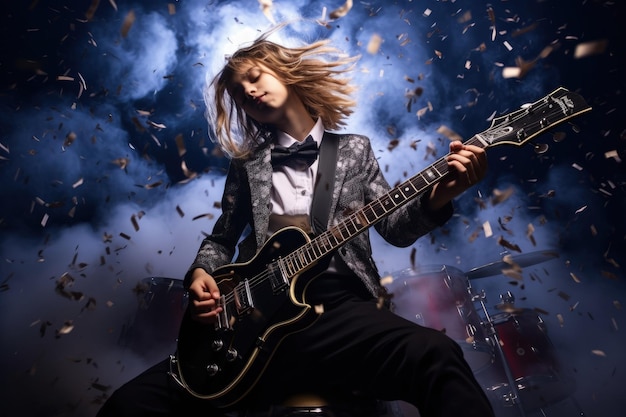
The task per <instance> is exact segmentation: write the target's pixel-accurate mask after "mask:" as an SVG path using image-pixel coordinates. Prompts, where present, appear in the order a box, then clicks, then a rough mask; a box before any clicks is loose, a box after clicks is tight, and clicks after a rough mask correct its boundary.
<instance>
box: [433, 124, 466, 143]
mask: <svg viewBox="0 0 626 417" xmlns="http://www.w3.org/2000/svg"><path fill="white" fill-rule="evenodd" d="M437 133H439V134H441V135H443V136H445V137H446V138H448V139H449V140H451V141H454V140H458V141H463V138H462V137H461V135H459V134H458V133H456V132H455V131H454V130H452V129H450V128H449V127H447V126H444V125H441V126H439V127H438V128H437Z"/></svg>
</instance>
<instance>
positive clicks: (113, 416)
mask: <svg viewBox="0 0 626 417" xmlns="http://www.w3.org/2000/svg"><path fill="white" fill-rule="evenodd" d="M307 301H309V302H311V303H312V304H319V303H323V304H324V313H323V314H322V315H321V316H320V318H319V319H318V320H317V321H316V322H315V324H313V325H312V326H311V327H309V328H308V329H306V330H304V331H301V332H298V333H294V334H292V335H290V336H289V337H287V339H286V340H285V341H284V342H283V343H282V344H281V345H280V347H279V348H278V351H277V353H276V355H275V356H274V359H272V361H271V363H270V366H269V367H268V368H267V370H266V372H265V373H264V375H263V377H262V378H261V380H260V381H259V382H258V383H257V384H256V386H255V389H254V390H253V391H252V392H251V394H250V396H249V398H248V399H247V400H246V404H242V405H241V407H246V408H247V407H254V408H263V407H266V406H269V405H271V404H272V403H273V402H274V403H275V402H277V401H281V399H282V397H284V396H289V395H290V394H296V393H298V392H312V391H313V392H320V390H325V391H328V392H329V393H337V392H341V390H345V391H346V392H352V391H358V392H360V393H362V394H363V395H365V396H366V397H369V398H378V399H381V400H388V401H391V400H403V401H406V402H409V403H412V404H413V405H415V406H416V407H417V408H418V410H419V411H420V415H421V416H422V417H431V416H450V417H452V416H454V417H458V416H467V417H470V416H476V417H489V416H493V411H492V409H491V405H490V403H489V401H488V399H487V397H486V396H485V393H484V392H483V390H482V388H481V387H480V386H479V385H478V383H477V382H476V380H475V378H474V375H473V372H472V370H471V368H470V367H469V365H468V364H467V363H466V361H465V360H464V359H463V353H462V350H461V348H460V346H459V345H458V344H457V343H456V342H455V341H454V340H452V339H450V338H449V337H448V336H446V335H445V334H443V333H441V332H439V331H437V330H433V329H430V328H426V327H422V326H419V325H417V324H415V323H413V322H411V321H408V320H405V319H404V318H401V317H399V316H397V315H395V314H394V313H392V312H390V311H389V310H388V309H386V308H384V307H383V308H381V307H380V306H379V305H378V304H377V300H376V299H374V298H372V296H371V295H370V294H369V293H368V292H367V291H366V290H365V288H364V287H363V285H362V284H361V282H360V281H358V279H356V278H351V277H350V278H345V277H342V278H341V279H340V280H337V279H336V278H335V279H327V277H320V278H317V279H316V280H314V282H313V283H312V285H311V289H310V290H309V291H308V292H307ZM168 371H169V363H168V361H167V360H166V361H163V362H161V363H158V364H157V365H155V366H154V367H152V368H150V369H148V370H147V371H145V372H143V373H142V374H140V375H139V376H137V377H136V378H134V379H133V380H131V381H129V382H128V383H126V384H125V385H123V386H122V387H121V388H119V389H118V390H117V391H115V392H114V393H113V395H112V396H111V397H110V398H109V400H108V401H107V402H106V403H105V405H104V406H103V407H102V409H101V410H100V412H99V414H98V417H109V416H110V417H124V416H128V417H130V416H132V417H142V416H155V417H156V416H185V415H202V416H207V417H217V416H229V415H231V414H228V413H229V411H232V410H224V409H216V408H214V407H212V406H211V404H210V402H208V401H204V400H199V399H197V398H195V397H193V396H191V395H190V394H188V393H187V392H186V391H185V390H184V389H182V388H181V387H179V386H178V385H177V384H176V382H174V380H173V379H172V378H171V377H170V376H169V375H168V374H167V372H168Z"/></svg>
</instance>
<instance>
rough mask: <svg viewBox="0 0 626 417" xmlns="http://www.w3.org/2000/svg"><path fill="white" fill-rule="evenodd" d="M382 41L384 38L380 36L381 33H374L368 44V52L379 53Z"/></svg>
mask: <svg viewBox="0 0 626 417" xmlns="http://www.w3.org/2000/svg"><path fill="white" fill-rule="evenodd" d="M382 43H383V39H382V38H381V37H380V35H378V34H376V33H374V34H373V35H372V37H371V38H370V41H369V42H368V44H367V53H369V54H372V55H375V54H376V53H378V50H379V49H380V45H381V44H382Z"/></svg>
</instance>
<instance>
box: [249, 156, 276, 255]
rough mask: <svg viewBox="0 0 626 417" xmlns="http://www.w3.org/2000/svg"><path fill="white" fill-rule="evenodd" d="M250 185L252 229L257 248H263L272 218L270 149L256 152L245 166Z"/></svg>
mask: <svg viewBox="0 0 626 417" xmlns="http://www.w3.org/2000/svg"><path fill="white" fill-rule="evenodd" d="M245 167H246V172H247V174H248V183H249V184H250V197H251V201H250V203H251V204H252V221H253V222H254V224H253V225H252V229H253V230H254V233H255V237H256V242H257V247H261V245H263V243H264V242H265V240H266V238H267V229H268V226H269V217H270V207H269V206H270V191H271V189H272V162H271V153H270V148H269V146H268V147H265V148H263V149H261V150H260V151H259V152H256V153H255V155H254V157H253V158H252V159H251V160H250V161H248V162H247V163H246V164H245Z"/></svg>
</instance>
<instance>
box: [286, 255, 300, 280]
mask: <svg viewBox="0 0 626 417" xmlns="http://www.w3.org/2000/svg"><path fill="white" fill-rule="evenodd" d="M294 259H295V257H294V256H293V254H290V255H288V256H286V257H285V260H286V261H287V271H288V272H289V276H290V277H292V276H294V275H295V274H296V272H298V267H297V266H296V265H294Z"/></svg>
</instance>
